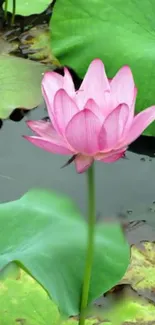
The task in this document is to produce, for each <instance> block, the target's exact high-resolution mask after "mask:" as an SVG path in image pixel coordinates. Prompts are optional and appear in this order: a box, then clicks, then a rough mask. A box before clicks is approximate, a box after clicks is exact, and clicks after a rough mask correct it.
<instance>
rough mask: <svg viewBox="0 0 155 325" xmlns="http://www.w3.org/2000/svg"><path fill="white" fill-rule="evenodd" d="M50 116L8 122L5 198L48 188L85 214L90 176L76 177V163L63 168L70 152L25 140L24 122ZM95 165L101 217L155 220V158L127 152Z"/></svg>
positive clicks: (1, 142)
mask: <svg viewBox="0 0 155 325" xmlns="http://www.w3.org/2000/svg"><path fill="white" fill-rule="evenodd" d="M45 115H46V113H45V111H44V110H43V109H37V110H34V111H33V112H31V116H29V117H26V118H25V119H23V120H22V121H21V122H19V123H16V122H12V121H6V122H5V123H4V125H3V128H2V129H1V130H0V201H1V202H4V201H10V200H14V199H16V198H18V197H20V196H21V195H23V194H24V193H25V192H26V191H28V190H29V189H30V188H32V187H36V186H37V187H46V188H50V189H53V190H54V191H57V192H61V193H65V194H67V195H69V196H71V197H72V199H73V200H74V201H76V203H77V204H78V205H79V207H80V209H81V210H82V212H83V213H84V215H86V200H87V197H86V185H87V184H86V175H85V174H82V175H77V174H76V172H75V169H74V164H72V165H70V166H68V167H66V168H64V169H61V166H62V165H63V164H64V163H65V162H66V160H67V159H66V157H65V156H58V155H52V154H50V153H48V152H44V151H42V150H41V149H39V148H36V147H34V146H32V145H31V144H30V143H28V142H27V141H26V140H25V139H23V138H22V135H23V134H30V133H31V132H30V130H29V129H28V128H27V126H26V124H25V120H26V119H29V118H31V119H38V118H43V117H44V116H45ZM136 150H137V149H136ZM138 150H139V151H141V148H139V149H138ZM142 151H143V150H142ZM154 151H155V142H154ZM152 154H153V152H152ZM95 167H96V189H97V214H98V216H100V217H111V216H116V215H119V214H120V213H121V214H123V213H126V214H127V215H128V216H129V217H130V218H131V219H137V218H138V219H143V218H144V219H145V218H146V217H148V218H149V220H153V219H154V220H155V213H154V210H153V209H150V206H152V204H153V202H154V201H155V159H154V158H150V157H148V156H145V155H143V154H141V155H140V154H135V153H132V152H129V151H128V152H127V159H121V160H120V161H118V162H116V163H114V164H103V163H101V162H98V163H96V166H95ZM127 211H128V213H127ZM130 211H132V213H131V212H130Z"/></svg>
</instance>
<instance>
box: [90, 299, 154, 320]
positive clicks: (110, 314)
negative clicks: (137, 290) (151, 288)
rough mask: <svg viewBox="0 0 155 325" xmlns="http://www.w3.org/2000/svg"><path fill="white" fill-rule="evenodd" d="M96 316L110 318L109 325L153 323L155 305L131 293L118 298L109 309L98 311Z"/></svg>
mask: <svg viewBox="0 0 155 325" xmlns="http://www.w3.org/2000/svg"><path fill="white" fill-rule="evenodd" d="M96 317H97V318H99V319H100V320H104V319H107V320H109V325H123V324H124V325H127V324H129V325H132V324H133V325H148V324H152V325H153V324H154V322H155V305H154V304H153V303H151V302H149V301H147V300H146V299H142V298H140V297H138V296H136V295H129V296H127V297H123V298H122V299H120V300H119V299H118V301H117V302H115V304H113V305H112V307H111V308H109V310H108V311H105V312H103V311H102V310H100V311H98V312H97V311H96ZM103 324H104V322H103Z"/></svg>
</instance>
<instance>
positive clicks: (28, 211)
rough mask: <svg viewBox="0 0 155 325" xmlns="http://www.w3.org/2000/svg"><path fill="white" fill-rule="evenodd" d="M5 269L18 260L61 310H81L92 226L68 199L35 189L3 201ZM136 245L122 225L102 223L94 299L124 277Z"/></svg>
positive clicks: (0, 252)
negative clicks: (126, 237)
mask: <svg viewBox="0 0 155 325" xmlns="http://www.w3.org/2000/svg"><path fill="white" fill-rule="evenodd" d="M0 231H1V234H0V269H3V268H4V267H6V266H7V265H8V263H11V262H13V261H16V262H17V263H19V264H20V265H22V266H23V268H24V269H26V270H28V271H29V273H31V274H32V276H33V277H34V278H35V279H36V280H37V281H38V282H39V283H40V284H41V285H42V286H43V287H44V288H45V289H46V291H47V292H48V293H49V295H50V296H51V298H52V299H53V301H54V302H55V303H56V304H57V305H58V307H59V309H60V311H61V312H63V313H65V314H66V315H68V316H73V315H77V314H78V313H79V305H80V297H81V288H82V283H83V274H84V267H85V258H86V247H87V224H86V222H85V220H84V218H82V217H81V215H80V213H79V211H78V210H77V208H76V207H75V206H74V204H73V203H72V201H70V200H69V199H68V198H65V197H61V196H58V195H56V194H55V193H53V192H50V191H44V190H32V191H30V192H28V193H27V194H26V195H24V196H23V197H22V198H21V199H19V200H17V201H14V202H9V203H4V204H0ZM129 261H130V248H129V246H128V244H127V241H126V240H125V238H124V235H123V232H122V229H121V226H120V225H119V224H117V223H105V222H104V223H102V224H100V225H99V224H98V225H97V226H96V237H95V251H94V263H93V270H92V278H91V286H90V292H89V303H91V302H92V301H94V300H95V299H96V298H97V297H99V296H100V295H101V294H102V293H104V292H106V291H108V290H109V289H110V288H111V287H112V286H114V285H115V284H117V282H118V281H120V280H121V278H122V277H123V275H124V273H125V271H126V269H127V266H128V264H129Z"/></svg>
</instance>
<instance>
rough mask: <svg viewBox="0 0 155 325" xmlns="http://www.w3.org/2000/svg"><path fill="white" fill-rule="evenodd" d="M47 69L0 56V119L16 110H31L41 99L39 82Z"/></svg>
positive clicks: (22, 60) (27, 61)
mask: <svg viewBox="0 0 155 325" xmlns="http://www.w3.org/2000/svg"><path fill="white" fill-rule="evenodd" d="M47 69H48V70H49V67H47V66H45V65H43V64H41V63H38V62H33V61H30V60H25V59H22V58H17V57H13V56H9V55H0V84H1V98H0V118H1V119H5V118H8V117H9V115H10V114H11V112H12V111H13V110H14V109H16V108H25V109H27V110H29V109H32V108H34V107H36V106H37V105H39V104H40V103H41V102H42V101H43V99H42V94H41V80H42V77H43V73H44V72H45V71H46V70H47Z"/></svg>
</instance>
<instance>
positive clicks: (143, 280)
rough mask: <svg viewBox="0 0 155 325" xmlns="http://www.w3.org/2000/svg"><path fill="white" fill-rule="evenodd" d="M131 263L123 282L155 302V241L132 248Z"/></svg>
mask: <svg viewBox="0 0 155 325" xmlns="http://www.w3.org/2000/svg"><path fill="white" fill-rule="evenodd" d="M131 250H132V254H131V263H130V266H129V268H128V270H127V272H126V274H125V276H124V277H123V279H122V281H121V283H123V284H130V285H131V287H132V288H133V289H134V290H136V291H137V292H138V293H140V294H141V295H142V296H144V297H147V298H149V299H151V300H152V301H154V302H155V243H150V242H144V243H141V244H140V245H139V246H138V247H136V246H135V245H133V246H132V248H131Z"/></svg>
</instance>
